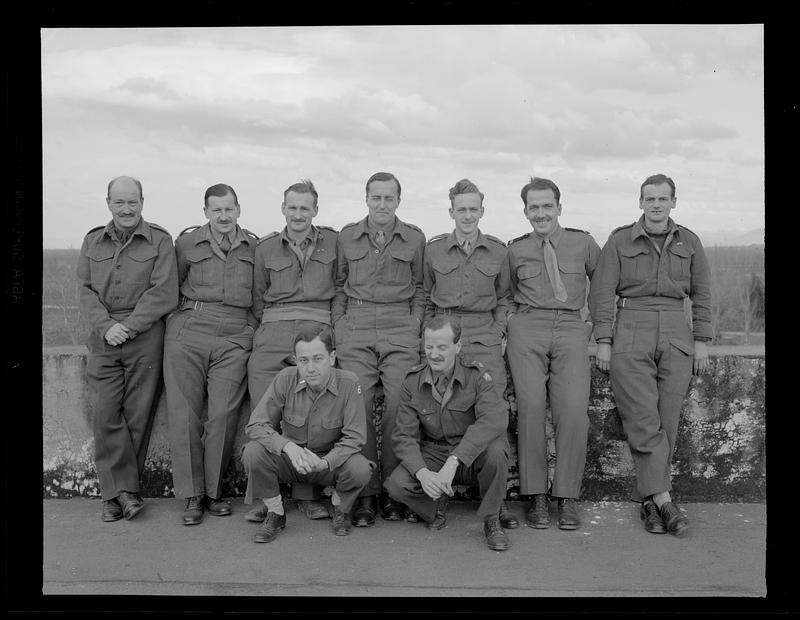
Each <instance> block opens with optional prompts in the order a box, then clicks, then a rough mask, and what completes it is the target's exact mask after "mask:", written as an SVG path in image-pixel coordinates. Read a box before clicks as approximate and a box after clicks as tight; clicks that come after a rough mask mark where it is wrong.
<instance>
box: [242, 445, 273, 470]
mask: <svg viewBox="0 0 800 620" xmlns="http://www.w3.org/2000/svg"><path fill="white" fill-rule="evenodd" d="M269 456H270V455H269V453H268V452H267V449H266V448H265V447H264V446H262V445H261V444H260V443H258V442H257V441H249V442H247V443H246V444H245V446H244V448H242V465H243V466H244V469H245V471H246V472H247V473H248V474H249V473H250V472H252V471H253V470H254V469H256V468H258V467H259V466H260V465H263V464H264V463H265V462H266V461H268V460H269Z"/></svg>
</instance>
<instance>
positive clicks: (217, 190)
mask: <svg viewBox="0 0 800 620" xmlns="http://www.w3.org/2000/svg"><path fill="white" fill-rule="evenodd" d="M228 194H231V195H232V196H233V201H234V202H235V203H236V206H237V207H238V206H239V198H238V197H237V196H236V192H235V191H233V188H232V187H231V186H230V185H226V184H225V183H217V184H216V185H212V186H211V187H209V188H208V189H207V190H206V195H205V196H204V197H203V204H204V205H206V206H208V199H209V197H210V196H216V197H217V198H224V197H225V196H227V195H228Z"/></svg>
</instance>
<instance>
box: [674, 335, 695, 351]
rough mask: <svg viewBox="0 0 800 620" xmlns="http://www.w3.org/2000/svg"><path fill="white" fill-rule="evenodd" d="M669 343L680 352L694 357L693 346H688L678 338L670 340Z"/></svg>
mask: <svg viewBox="0 0 800 620" xmlns="http://www.w3.org/2000/svg"><path fill="white" fill-rule="evenodd" d="M669 343H670V344H671V345H672V346H673V347H675V348H676V349H678V350H679V351H683V352H684V353H686V355H694V345H693V344H688V343H686V342H684V341H683V340H678V339H677V338H670V341H669Z"/></svg>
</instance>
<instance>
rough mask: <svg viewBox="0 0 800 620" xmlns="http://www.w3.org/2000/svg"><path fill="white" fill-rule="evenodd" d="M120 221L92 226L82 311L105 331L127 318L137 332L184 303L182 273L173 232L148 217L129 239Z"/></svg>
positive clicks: (81, 271) (82, 261) (84, 250)
mask: <svg viewBox="0 0 800 620" xmlns="http://www.w3.org/2000/svg"><path fill="white" fill-rule="evenodd" d="M113 229H114V222H113V220H112V221H111V222H109V223H108V224H107V225H106V226H104V227H98V228H94V229H92V230H90V231H89V232H88V233H87V235H86V237H84V239H83V245H82V246H81V252H80V255H79V257H78V268H77V275H78V285H79V297H80V307H81V314H82V315H83V317H84V319H85V320H86V321H88V323H89V325H90V326H91V329H92V330H93V331H94V332H95V333H96V334H98V335H99V336H101V337H102V336H104V335H105V333H106V332H107V331H108V330H109V329H110V328H111V326H112V325H114V323H122V324H123V325H124V326H125V327H127V328H128V329H129V330H131V332H130V333H131V335H132V336H135V335H137V334H139V333H141V332H144V331H146V330H148V329H149V328H150V326H151V325H152V324H153V323H155V322H156V321H158V320H159V319H161V317H163V316H164V315H166V314H169V313H170V312H172V311H173V310H174V309H175V306H177V304H178V273H177V269H176V267H175V250H174V248H173V245H172V237H171V236H170V234H169V233H168V232H167V231H166V230H164V229H163V228H161V227H160V226H157V225H156V224H150V223H148V222H145V221H144V220H143V219H142V220H140V221H139V224H138V225H137V226H136V228H135V229H134V230H133V233H132V234H131V236H130V238H129V239H128V241H127V243H125V244H124V245H123V244H122V243H120V242H119V241H118V240H117V238H116V236H115V235H114V232H113Z"/></svg>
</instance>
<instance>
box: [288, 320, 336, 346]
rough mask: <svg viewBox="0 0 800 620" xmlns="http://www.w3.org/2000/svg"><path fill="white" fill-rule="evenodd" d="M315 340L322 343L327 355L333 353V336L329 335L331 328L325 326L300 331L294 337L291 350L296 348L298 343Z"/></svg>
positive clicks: (305, 328)
mask: <svg viewBox="0 0 800 620" xmlns="http://www.w3.org/2000/svg"><path fill="white" fill-rule="evenodd" d="M316 338H319V339H320V340H321V341H322V344H324V345H325V350H326V351H328V353H333V334H332V333H331V328H330V327H328V326H327V325H315V326H313V327H304V328H303V329H301V330H300V331H299V332H298V333H297V335H296V336H295V337H294V343H293V344H292V350H294V349H296V348H297V343H298V342H313V341H314V340H315V339H316Z"/></svg>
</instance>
